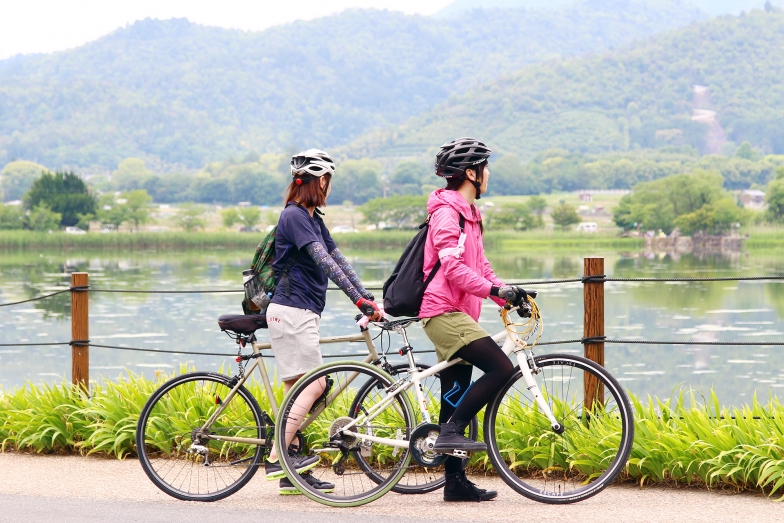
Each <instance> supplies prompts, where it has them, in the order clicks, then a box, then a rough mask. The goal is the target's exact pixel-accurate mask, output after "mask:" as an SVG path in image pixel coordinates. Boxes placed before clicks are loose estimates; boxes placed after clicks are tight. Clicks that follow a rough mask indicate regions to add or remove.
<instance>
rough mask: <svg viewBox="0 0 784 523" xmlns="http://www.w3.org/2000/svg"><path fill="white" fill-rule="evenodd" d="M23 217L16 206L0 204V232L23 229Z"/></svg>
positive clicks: (20, 210)
mask: <svg viewBox="0 0 784 523" xmlns="http://www.w3.org/2000/svg"><path fill="white" fill-rule="evenodd" d="M24 226H25V215H24V213H23V212H22V209H20V208H19V206H18V205H3V204H2V203H0V230H6V231H7V230H13V229H24Z"/></svg>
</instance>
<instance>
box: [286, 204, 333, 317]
mask: <svg viewBox="0 0 784 523" xmlns="http://www.w3.org/2000/svg"><path fill="white" fill-rule="evenodd" d="M312 242H319V243H320V244H321V245H323V246H324V248H325V249H326V250H327V252H332V251H333V250H334V249H335V247H336V245H335V242H334V241H333V240H332V236H330V234H329V231H328V230H327V227H326V225H324V220H322V219H321V217H320V216H319V215H318V214H315V213H314V215H313V216H311V215H310V214H309V213H308V211H307V209H305V208H304V207H300V206H299V205H296V204H294V203H290V204H288V205H287V206H286V208H285V209H283V211H282V212H281V213H280V220H279V221H278V232H277V234H276V235H275V262H274V263H273V264H272V268H273V269H274V271H275V274H276V275H279V274H280V272H281V271H282V270H283V269H284V267H285V266H286V262H287V261H288V259H289V256H291V254H292V253H293V252H296V251H299V259H298V260H297V261H296V263H294V265H292V267H291V270H290V271H289V288H290V290H291V294H290V296H286V289H285V286H284V285H283V284H282V283H281V284H280V285H278V286H277V287H276V288H275V295H274V296H273V297H272V300H271V301H272V303H277V304H280V305H286V306H288V307H296V308H298V309H308V310H311V311H313V312H315V313H316V314H318V315H319V316H320V315H321V311H323V310H324V302H325V301H326V299H327V285H328V284H329V278H327V275H326V274H325V273H324V271H323V270H321V268H320V267H319V266H318V265H316V262H314V261H313V258H311V257H310V255H309V254H308V253H307V251H306V250H305V249H304V247H305V246H306V245H308V244H309V243H312Z"/></svg>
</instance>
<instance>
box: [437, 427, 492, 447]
mask: <svg viewBox="0 0 784 523" xmlns="http://www.w3.org/2000/svg"><path fill="white" fill-rule="evenodd" d="M467 425H468V422H467V421H455V422H451V421H450V422H448V423H442V424H441V432H439V433H438V439H436V441H435V443H434V444H433V450H434V451H436V452H449V451H450V450H464V451H466V452H478V451H484V450H487V445H485V444H484V443H482V442H481V441H474V440H472V439H468V438H466V437H465V436H464V435H463V434H464V433H465V429H466V426H467Z"/></svg>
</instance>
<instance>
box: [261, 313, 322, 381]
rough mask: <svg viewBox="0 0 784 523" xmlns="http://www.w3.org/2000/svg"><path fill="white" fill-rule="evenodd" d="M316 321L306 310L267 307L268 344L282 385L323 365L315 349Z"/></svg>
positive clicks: (316, 343)
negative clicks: (282, 382)
mask: <svg viewBox="0 0 784 523" xmlns="http://www.w3.org/2000/svg"><path fill="white" fill-rule="evenodd" d="M320 320H321V317H320V316H319V315H318V314H316V313H315V312H313V311H311V310H308V309H298V308H296V307H287V306H286V305H280V304H278V303H270V304H269V307H268V308H267V324H268V325H269V335H270V344H271V345H272V352H273V353H274V354H275V363H276V364H277V366H278V376H279V377H280V379H281V380H282V381H289V380H293V379H295V378H298V377H299V376H301V375H302V374H305V373H306V372H309V371H311V370H313V369H315V368H316V367H318V366H319V365H321V364H322V363H323V362H324V360H322V359H321V346H320V345H319V322H320Z"/></svg>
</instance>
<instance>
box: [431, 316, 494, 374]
mask: <svg viewBox="0 0 784 523" xmlns="http://www.w3.org/2000/svg"><path fill="white" fill-rule="evenodd" d="M422 328H423V329H424V330H425V334H427V337H428V338H430V341H431V342H433V346H435V349H436V356H438V361H449V360H451V359H453V358H455V357H456V356H455V353H456V352H457V351H459V350H460V349H462V348H463V347H465V346H466V345H468V344H469V343H471V342H474V341H476V340H481V339H482V338H486V337H488V336H489V334H487V331H486V330H484V329H483V328H482V327H480V326H479V324H478V323H477V322H475V321H474V320H473V318H471V316H469V315H468V314H466V313H464V312H445V313H444V314H439V315H438V316H434V317H432V318H422ZM462 363H464V364H466V365H468V364H469V363H468V362H462Z"/></svg>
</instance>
